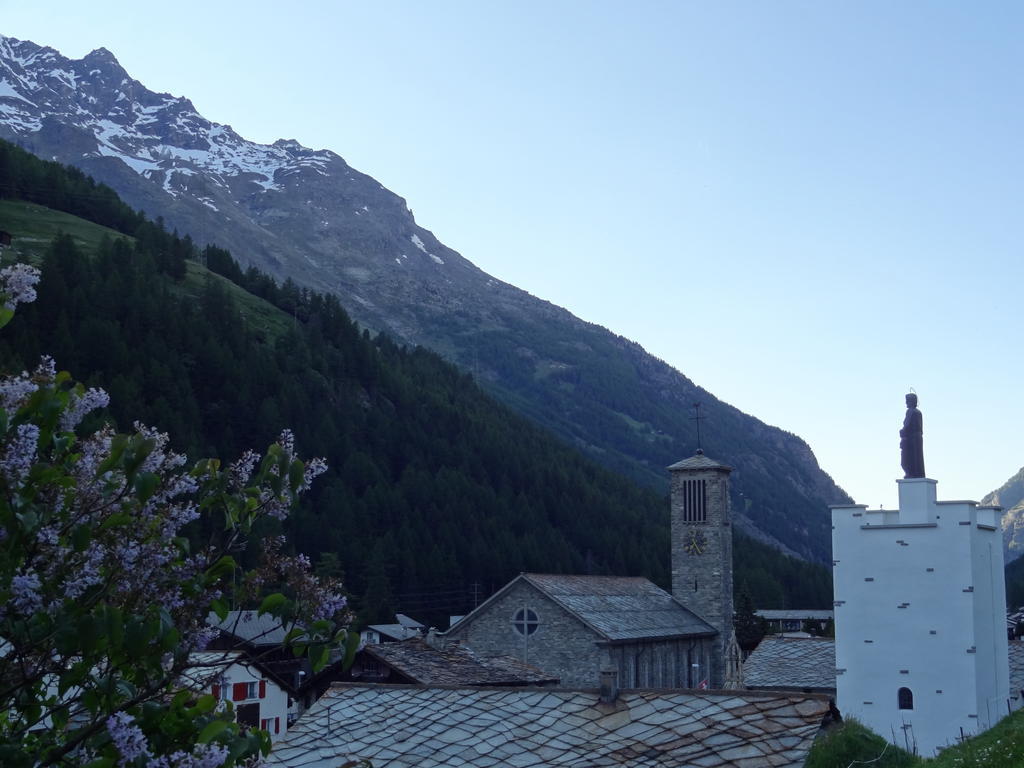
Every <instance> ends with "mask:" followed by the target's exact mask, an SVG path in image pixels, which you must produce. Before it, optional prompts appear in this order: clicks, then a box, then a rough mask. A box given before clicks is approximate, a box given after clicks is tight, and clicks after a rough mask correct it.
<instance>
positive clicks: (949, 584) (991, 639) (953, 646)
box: [832, 478, 1009, 756]
mask: <svg viewBox="0 0 1024 768" xmlns="http://www.w3.org/2000/svg"><path fill="white" fill-rule="evenodd" d="M896 482H897V484H898V485H899V497H900V504H899V509H898V510H883V509H878V510H869V509H867V507H865V506H864V505H844V506H835V507H832V556H833V558H834V561H833V578H834V584H835V628H836V686H837V704H838V706H839V709H840V710H841V711H842V713H843V714H844V715H853V716H854V717H856V718H858V719H859V720H861V722H863V723H864V724H865V725H867V726H868V727H869V728H871V729H872V730H874V731H875V732H876V733H878V734H879V735H881V736H883V737H885V738H886V739H890V740H891V741H893V742H894V743H895V744H897V745H898V746H900V747H903V748H910V749H911V750H914V749H916V751H917V752H918V753H919V754H921V755H924V756H931V755H933V754H934V753H935V752H936V750H938V749H940V748H942V747H944V746H947V745H949V744H954V743H956V742H957V741H958V740H959V739H960V738H961V736H962V735H963V736H968V735H971V734H974V733H978V732H980V731H983V730H986V729H987V728H989V727H991V726H992V725H994V724H995V723H996V722H997V721H998V720H999V719H1000V718H1001V717H1002V716H1003V715H1005V714H1007V705H1008V698H1009V670H1008V665H1007V645H1006V628H1005V624H1006V588H1005V584H1004V581H1003V550H1002V539H1001V533H1000V530H999V513H1000V511H1001V510H1000V509H999V508H998V507H980V506H978V505H977V504H976V503H975V502H973V501H936V500H935V486H936V482H935V481H934V480H929V479H927V478H912V479H907V480H897V481H896Z"/></svg>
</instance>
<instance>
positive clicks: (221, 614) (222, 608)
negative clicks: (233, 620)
mask: <svg viewBox="0 0 1024 768" xmlns="http://www.w3.org/2000/svg"><path fill="white" fill-rule="evenodd" d="M210 610H211V611H213V612H214V613H216V614H217V618H218V619H220V620H221V621H227V618H228V604H227V601H226V600H221V599H220V598H218V599H216V600H214V601H213V602H212V603H210Z"/></svg>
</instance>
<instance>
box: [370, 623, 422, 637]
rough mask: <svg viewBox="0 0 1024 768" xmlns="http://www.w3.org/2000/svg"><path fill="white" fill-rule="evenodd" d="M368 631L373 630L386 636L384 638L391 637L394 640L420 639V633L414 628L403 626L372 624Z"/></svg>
mask: <svg viewBox="0 0 1024 768" xmlns="http://www.w3.org/2000/svg"><path fill="white" fill-rule="evenodd" d="M420 626H421V627H422V626H423V625H422V624H420ZM367 629H372V630H373V631H374V632H377V633H378V634H381V635H384V637H390V638H391V639H393V640H408V639H409V638H412V637H420V636H421V634H420V631H419V630H418V629H416V628H414V627H407V626H405V625H403V624H370V625H369V626H368V627H367Z"/></svg>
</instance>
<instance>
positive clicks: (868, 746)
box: [804, 718, 921, 768]
mask: <svg viewBox="0 0 1024 768" xmlns="http://www.w3.org/2000/svg"><path fill="white" fill-rule="evenodd" d="M869 761H870V762H869ZM861 763H867V764H868V765H870V766H871V768H904V766H918V765H921V760H920V758H917V757H914V755H912V754H910V753H909V752H906V751H904V750H902V749H900V748H899V747H894V746H893V745H892V744H890V743H889V742H887V741H886V740H885V739H883V738H882V737H881V736H879V735H878V734H877V733H875V732H874V731H871V730H869V729H868V728H866V727H865V726H863V725H861V724H860V723H859V722H857V721H856V720H854V719H852V718H847V719H846V721H844V722H843V724H842V725H840V726H839V727H837V728H833V729H831V730H830V731H828V732H827V733H825V734H823V735H822V736H821V737H820V738H819V739H818V740H817V741H816V742H814V746H813V747H812V748H811V753H810V755H808V757H807V762H806V763H804V768H847V766H849V765H851V764H852V765H855V766H856V765H860V764H861Z"/></svg>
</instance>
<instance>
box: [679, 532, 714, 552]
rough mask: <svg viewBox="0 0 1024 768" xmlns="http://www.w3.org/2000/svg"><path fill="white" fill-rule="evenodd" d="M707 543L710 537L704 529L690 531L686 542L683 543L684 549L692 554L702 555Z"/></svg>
mask: <svg viewBox="0 0 1024 768" xmlns="http://www.w3.org/2000/svg"><path fill="white" fill-rule="evenodd" d="M707 545H708V539H707V537H706V536H705V535H704V532H703V531H690V533H689V534H688V535H687V537H686V543H685V544H683V549H685V550H686V551H687V553H689V554H691V555H701V554H704V550H705V548H706V547H707Z"/></svg>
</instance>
